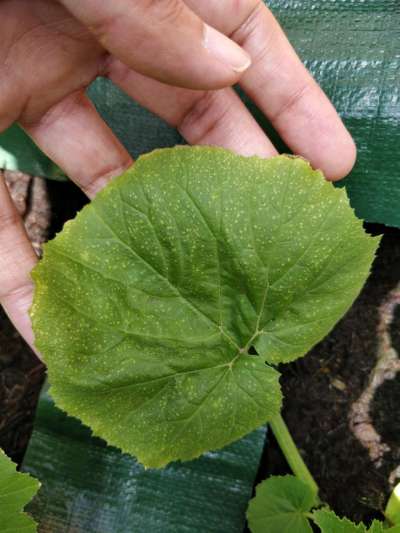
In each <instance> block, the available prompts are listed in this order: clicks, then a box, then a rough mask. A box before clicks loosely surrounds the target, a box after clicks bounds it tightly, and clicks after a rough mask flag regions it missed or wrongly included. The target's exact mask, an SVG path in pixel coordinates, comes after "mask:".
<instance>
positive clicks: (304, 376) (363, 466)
mask: <svg viewBox="0 0 400 533" xmlns="http://www.w3.org/2000/svg"><path fill="white" fill-rule="evenodd" d="M370 229H371V228H370ZM372 230H376V228H372ZM399 237H400V231H397V230H386V234H385V235H384V237H383V240H382V243H381V246H380V249H379V252H378V256H377V259H376V261H375V264H374V267H373V271H372V274H371V276H370V278H369V280H368V282H367V284H366V286H365V288H364V290H363V291H362V293H361V294H360V296H359V297H358V299H357V300H356V302H355V304H354V306H353V307H352V308H351V310H350V311H349V312H348V313H347V315H346V316H345V317H344V318H343V319H342V320H341V321H340V322H339V323H338V324H337V326H336V327H335V328H334V330H333V331H332V332H331V333H330V335H329V336H328V337H327V338H326V339H325V340H324V341H322V342H321V343H319V344H318V345H317V346H315V347H314V348H313V350H312V351H311V352H310V353H309V354H307V356H305V357H304V358H303V359H300V360H298V361H296V362H295V363H292V364H290V365H286V366H282V367H281V368H280V370H281V371H282V373H283V377H282V379H281V384H282V388H283V392H284V396H285V400H284V407H283V417H284V419H285V420H286V422H287V425H288V427H289V429H290V431H291V433H292V435H293V438H294V440H295V441H296V444H297V446H298V447H299V448H300V450H301V453H302V456H303V458H304V459H305V462H306V464H307V465H308V467H309V469H310V470H311V472H312V474H313V476H314V477H315V479H316V481H317V483H318V484H319V486H320V489H321V496H322V499H323V501H325V502H327V503H328V504H329V505H330V506H331V507H332V508H333V509H334V510H335V511H336V512H337V513H338V514H340V515H342V516H347V517H348V518H350V519H352V520H354V521H360V520H363V521H365V522H368V521H370V520H371V519H372V518H381V513H380V512H381V511H382V510H383V509H384V506H385V503H386V501H387V497H388V495H389V493H390V490H391V488H392V485H391V484H390V483H389V478H390V476H391V474H392V476H391V482H392V484H393V482H394V481H395V480H396V478H397V477H400V476H396V475H395V474H394V472H395V469H396V468H397V467H398V465H400V410H399V408H398V407H399V405H400V374H395V376H394V378H393V379H389V380H386V381H384V383H383V384H382V385H381V386H380V387H379V388H378V389H377V391H376V393H375V395H374V397H373V400H372V402H371V406H370V412H369V414H370V418H371V420H370V421H371V422H372V426H373V428H374V429H375V431H376V432H377V434H379V435H380V437H381V443H384V444H385V445H387V446H388V447H389V448H390V449H389V450H388V451H386V453H384V454H383V456H382V457H381V458H380V460H378V461H376V460H375V461H372V460H371V458H370V456H369V453H368V450H367V449H366V448H364V447H363V446H362V445H361V444H360V442H359V440H357V438H356V437H355V435H354V434H353V432H352V431H351V430H350V427H349V416H350V413H351V407H352V405H353V403H354V402H355V401H356V400H357V399H358V398H359V397H360V395H361V393H362V391H363V390H364V389H365V387H366V386H367V385H368V382H369V378H370V374H371V372H372V370H373V368H374V367H375V364H376V361H377V351H378V335H377V331H378V324H379V320H380V316H379V315H380V313H379V307H380V306H381V304H382V302H383V301H384V300H385V299H387V296H388V294H389V293H390V291H392V290H393V289H394V288H395V287H396V285H397V284H398V283H399V281H400V238H399ZM399 333H400V305H399V306H397V308H396V311H395V316H394V319H393V321H392V324H391V327H390V334H391V340H392V347H393V348H394V349H396V348H397V351H398V353H400V351H399V347H400V346H399V344H400V342H399V341H400V334H399ZM392 377H393V376H392ZM286 472H289V470H288V466H287V464H286V462H285V460H284V458H283V456H282V454H281V453H280V450H279V448H278V447H277V444H276V442H275V441H274V439H273V437H272V436H271V438H270V445H269V446H267V447H266V450H265V454H264V460H263V464H262V468H261V469H260V473H259V476H258V477H259V479H260V480H261V479H264V478H265V477H266V476H267V475H268V474H271V473H272V474H282V473H286Z"/></svg>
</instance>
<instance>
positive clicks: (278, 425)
mask: <svg viewBox="0 0 400 533" xmlns="http://www.w3.org/2000/svg"><path fill="white" fill-rule="evenodd" d="M269 425H270V426H271V429H272V431H273V433H274V435H275V438H276V440H277V441H278V444H279V447H280V449H281V450H282V452H283V455H284V456H285V458H286V460H287V462H288V464H289V466H290V468H291V469H292V471H293V473H294V475H295V476H296V477H298V478H299V479H301V481H303V482H304V483H306V484H307V485H308V486H309V487H310V488H311V490H312V491H313V492H314V493H315V495H316V500H317V502H316V503H317V504H318V503H320V502H319V499H318V485H317V484H316V482H315V480H314V478H313V477H312V475H311V472H310V471H309V470H308V468H307V466H306V464H305V462H304V461H303V459H302V457H301V455H300V453H299V450H298V449H297V446H296V444H295V443H294V441H293V439H292V436H291V434H290V433H289V429H288V427H287V425H286V424H285V421H284V420H283V418H282V416H281V415H280V414H279V415H277V416H276V417H274V418H273V419H272V420H270V422H269Z"/></svg>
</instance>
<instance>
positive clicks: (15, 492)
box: [0, 450, 40, 533]
mask: <svg viewBox="0 0 400 533" xmlns="http://www.w3.org/2000/svg"><path fill="white" fill-rule="evenodd" d="M39 486H40V485H39V482H38V481H37V480H36V479H34V478H33V477H31V476H29V475H28V474H21V473H19V472H17V471H16V468H15V464H14V463H13V462H12V461H11V460H10V459H9V458H8V457H7V455H6V454H5V453H4V452H3V451H2V450H0V531H1V532H2V533H33V532H35V531H36V523H35V522H34V521H33V520H32V518H31V517H30V516H28V515H27V514H26V513H24V512H22V510H23V508H24V507H25V505H26V504H27V503H28V502H30V500H31V499H32V498H33V496H34V495H35V494H36V492H37V491H38V489H39Z"/></svg>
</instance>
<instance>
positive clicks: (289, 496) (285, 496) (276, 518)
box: [247, 476, 400, 533]
mask: <svg viewBox="0 0 400 533" xmlns="http://www.w3.org/2000/svg"><path fill="white" fill-rule="evenodd" d="M316 505H317V502H316V499H315V494H314V493H313V491H312V490H311V489H310V487H309V486H308V485H306V484H305V483H303V482H302V481H301V480H299V479H297V478H296V477H295V476H272V477H270V478H268V479H266V480H265V481H263V482H262V483H260V484H259V485H258V487H257V490H256V496H255V498H253V499H252V500H251V501H250V505H249V508H248V511H247V518H248V521H249V527H250V529H251V531H252V533H292V532H296V533H311V532H312V531H313V529H312V527H311V522H313V523H314V524H315V525H316V526H318V527H319V530H320V531H321V533H400V526H394V527H389V528H388V529H385V527H384V524H383V523H382V522H380V521H379V520H374V521H373V522H372V524H371V526H370V527H367V526H365V525H364V524H363V523H360V524H354V523H353V522H351V521H350V520H348V519H347V518H339V517H338V516H337V515H336V514H335V513H334V512H333V511H332V510H330V509H329V507H327V506H325V507H323V508H321V509H313V508H314V507H316Z"/></svg>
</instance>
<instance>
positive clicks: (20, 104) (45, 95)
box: [0, 0, 105, 124]
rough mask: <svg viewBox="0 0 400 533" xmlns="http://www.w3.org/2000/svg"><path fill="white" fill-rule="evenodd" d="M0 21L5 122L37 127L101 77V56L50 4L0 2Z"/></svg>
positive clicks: (78, 27)
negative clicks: (50, 111)
mask: <svg viewBox="0 0 400 533" xmlns="http://www.w3.org/2000/svg"><path fill="white" fill-rule="evenodd" d="M0 20H1V21H2V28H3V29H2V39H1V43H0V65H1V66H0V73H1V74H0V80H1V81H0V87H1V91H0V94H1V95H0V101H2V100H3V99H4V98H6V99H7V104H8V105H7V106H4V108H3V109H6V110H7V111H8V113H9V112H10V110H11V109H12V112H13V113H12V114H13V116H10V115H8V116H7V121H8V122H13V121H14V120H20V121H21V122H22V123H24V124H31V123H35V122H37V121H38V120H40V118H41V117H42V116H43V115H44V114H45V113H46V111H47V110H48V109H49V108H51V107H52V106H54V105H55V104H57V103H58V102H60V101H61V100H63V99H64V98H65V97H66V96H68V95H69V94H72V93H74V92H76V91H80V90H82V88H84V87H86V86H87V85H88V84H89V83H90V82H91V81H92V80H93V79H94V78H95V77H96V76H97V75H98V74H99V73H100V72H101V68H102V64H103V62H104V58H105V50H104V49H103V48H102V47H101V46H100V45H99V44H98V42H97V41H96V40H95V39H94V38H93V36H92V35H91V34H90V33H89V31H88V30H87V29H85V28H84V26H82V25H81V24H80V23H79V22H78V21H77V20H75V19H74V18H73V17H72V16H71V15H69V14H68V12H67V11H66V10H65V9H64V8H63V7H62V6H60V5H59V4H57V3H55V2H54V1H52V0H34V1H33V0H6V1H3V2H1V3H0ZM2 107H3V106H2ZM1 118H2V115H1V114H0V122H1Z"/></svg>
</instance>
